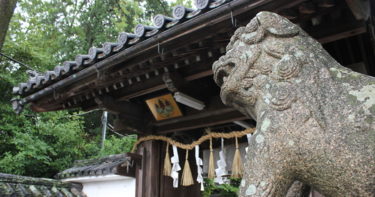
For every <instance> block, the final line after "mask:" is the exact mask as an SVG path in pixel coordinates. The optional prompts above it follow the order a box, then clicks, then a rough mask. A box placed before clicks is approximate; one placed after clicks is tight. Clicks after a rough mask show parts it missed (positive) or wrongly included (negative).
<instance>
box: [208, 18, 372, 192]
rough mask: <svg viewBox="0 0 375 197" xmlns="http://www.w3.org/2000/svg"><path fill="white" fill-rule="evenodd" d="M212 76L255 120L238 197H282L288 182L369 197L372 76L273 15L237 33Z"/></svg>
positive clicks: (225, 94)
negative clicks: (346, 64) (337, 58)
mask: <svg viewBox="0 0 375 197" xmlns="http://www.w3.org/2000/svg"><path fill="white" fill-rule="evenodd" d="M213 72H214V80H215V82H216V83H217V84H218V85H219V86H220V87H221V92H220V96H221V99H222V101H223V103H224V104H226V105H229V106H232V107H234V108H236V109H237V110H239V111H240V112H242V113H244V114H246V115H247V116H249V117H252V118H253V119H254V120H256V121H257V128H256V132H255V133H254V135H253V136H252V138H251V140H250V145H249V150H248V152H247V155H246V161H245V162H244V169H245V172H244V177H243V180H242V182H241V188H240V192H239V193H240V194H239V196H251V197H255V196H259V197H260V196H272V197H274V196H282V197H284V196H285V195H286V193H287V191H288V189H289V187H290V186H291V185H292V183H293V182H294V181H300V182H302V183H304V184H307V185H309V186H311V187H312V188H314V189H315V190H317V191H319V192H320V193H321V194H323V195H324V196H325V197H330V196H333V197H343V196H375V123H374V122H375V78H373V77H370V76H366V75H363V74H360V73H356V72H354V71H352V70H350V69H347V68H345V67H343V66H341V65H340V64H339V63H338V62H336V61H335V60H334V59H333V58H332V57H331V56H330V55H329V54H328V53H327V52H326V51H325V50H324V49H323V47H322V46H321V44H320V43H318V42H317V41H315V40H314V39H313V38H311V37H310V36H309V35H307V34H306V33H305V32H304V31H303V30H302V29H301V28H300V27H299V26H297V25H295V24H293V23H291V22H290V21H289V20H287V19H286V18H284V17H281V16H279V15H277V14H275V13H271V12H260V13H258V14H257V15H256V17H254V18H253V19H252V20H251V21H250V23H249V24H248V25H246V26H245V27H240V28H238V29H237V30H236V31H235V33H234V35H233V36H232V38H231V40H230V42H229V44H228V46H227V50H226V54H225V55H223V56H222V57H220V59H219V60H217V61H216V62H215V63H214V64H213Z"/></svg>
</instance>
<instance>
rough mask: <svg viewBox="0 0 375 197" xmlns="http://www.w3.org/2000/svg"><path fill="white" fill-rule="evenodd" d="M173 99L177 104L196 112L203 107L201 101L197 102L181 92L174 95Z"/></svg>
mask: <svg viewBox="0 0 375 197" xmlns="http://www.w3.org/2000/svg"><path fill="white" fill-rule="evenodd" d="M174 98H175V99H176V101H177V102H179V103H181V104H184V105H186V106H189V107H191V108H194V109H197V110H202V109H203V108H204V107H205V105H204V103H203V102H202V101H200V100H197V99H195V98H193V97H191V96H188V95H186V94H183V93H181V92H176V93H174Z"/></svg>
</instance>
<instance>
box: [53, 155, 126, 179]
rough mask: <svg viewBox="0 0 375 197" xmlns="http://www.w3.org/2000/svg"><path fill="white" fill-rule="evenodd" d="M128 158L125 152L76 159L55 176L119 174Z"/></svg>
mask: <svg viewBox="0 0 375 197" xmlns="http://www.w3.org/2000/svg"><path fill="white" fill-rule="evenodd" d="M130 160H131V158H130V157H129V156H127V154H118V155H110V156H108V157H104V158H100V159H89V160H78V161H75V164H74V166H73V167H72V168H69V169H66V170H64V171H62V172H60V173H59V174H57V176H56V177H57V178H59V179H64V178H72V177H84V176H103V175H109V174H119V173H120V168H121V167H122V166H121V165H122V164H124V163H126V162H128V161H130ZM125 168H126V167H125Z"/></svg>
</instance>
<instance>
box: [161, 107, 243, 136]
mask: <svg viewBox="0 0 375 197" xmlns="http://www.w3.org/2000/svg"><path fill="white" fill-rule="evenodd" d="M183 118H184V119H179V120H174V121H172V120H171V121H168V122H164V123H159V124H156V125H159V126H156V128H155V132H156V133H157V134H165V133H172V132H177V131H187V130H191V129H197V128H204V127H209V126H213V125H218V124H224V123H228V122H233V121H236V120H245V119H248V117H246V116H245V115H243V114H241V113H240V112H238V111H236V110H235V109H232V108H224V109H217V110H213V111H207V112H202V113H200V114H196V115H192V116H189V117H183Z"/></svg>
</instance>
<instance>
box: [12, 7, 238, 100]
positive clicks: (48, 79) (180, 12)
mask: <svg viewBox="0 0 375 197" xmlns="http://www.w3.org/2000/svg"><path fill="white" fill-rule="evenodd" d="M229 1H232V0H196V1H195V2H196V3H195V5H196V9H195V10H194V9H190V8H186V7H183V6H176V7H175V8H174V9H173V13H172V14H173V18H172V17H167V16H163V15H161V14H158V15H156V16H155V17H154V19H153V23H154V25H153V26H147V25H143V24H138V25H137V26H136V27H135V29H134V33H127V32H122V33H120V34H119V36H118V39H117V41H116V42H106V43H104V44H103V46H102V48H95V47H92V48H90V50H89V51H88V54H87V55H77V56H76V58H75V60H73V61H66V62H64V63H63V64H62V65H59V66H56V67H55V69H54V70H52V71H47V72H45V73H43V74H40V75H38V76H35V77H32V78H30V79H29V81H27V82H24V83H20V84H19V85H18V86H15V87H14V88H13V94H16V95H21V96H27V95H30V94H32V93H34V92H36V91H38V90H40V89H43V88H46V87H47V86H49V85H51V84H53V83H55V82H57V81H59V80H61V79H63V78H66V77H68V76H71V75H74V74H75V73H77V72H79V71H80V70H82V69H85V68H87V67H89V66H92V65H93V64H94V63H96V62H99V61H102V60H104V59H106V58H107V57H109V56H111V55H113V54H115V53H118V52H120V51H122V50H124V49H126V48H129V47H131V46H134V45H136V44H138V43H141V42H142V41H144V40H146V39H149V38H151V37H153V36H155V35H157V34H159V33H160V32H163V31H166V30H168V29H171V28H173V27H174V26H176V25H178V24H180V23H182V22H184V21H186V20H189V19H192V18H195V17H197V16H198V15H201V14H202V13H205V12H207V11H209V10H211V9H214V8H216V7H219V6H221V5H223V4H224V3H227V2H229Z"/></svg>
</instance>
